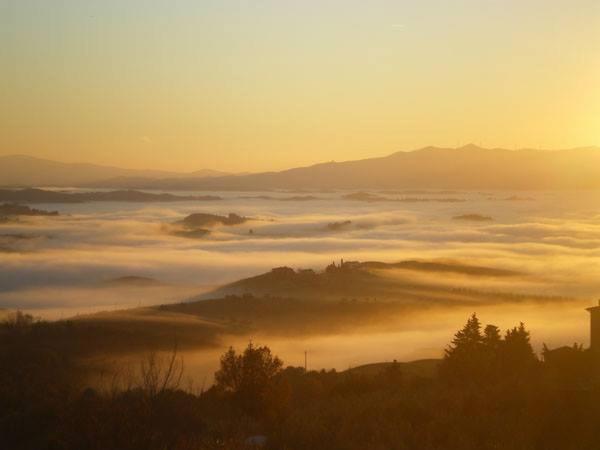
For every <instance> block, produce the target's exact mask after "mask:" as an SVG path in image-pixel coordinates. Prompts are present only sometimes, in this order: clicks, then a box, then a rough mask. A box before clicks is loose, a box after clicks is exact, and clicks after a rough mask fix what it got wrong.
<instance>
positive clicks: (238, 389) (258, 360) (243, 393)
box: [215, 342, 283, 414]
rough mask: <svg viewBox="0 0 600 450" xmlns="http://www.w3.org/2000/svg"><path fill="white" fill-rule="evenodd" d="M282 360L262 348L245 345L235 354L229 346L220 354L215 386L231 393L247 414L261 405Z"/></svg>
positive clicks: (280, 366) (264, 347)
mask: <svg viewBox="0 0 600 450" xmlns="http://www.w3.org/2000/svg"><path fill="white" fill-rule="evenodd" d="M282 365H283V363H282V361H281V360H280V359H279V358H278V357H277V356H273V355H272V353H271V350H270V349H269V348H268V347H266V346H263V347H256V346H254V344H253V343H252V342H250V343H249V344H248V346H247V347H246V349H245V350H244V353H243V354H241V355H238V354H236V352H235V350H234V349H233V347H230V348H229V350H228V351H227V352H226V353H225V354H224V355H223V356H222V357H221V367H220V369H219V370H218V371H217V372H216V373H215V386H216V388H217V389H220V390H222V391H224V392H229V393H231V394H232V395H233V397H234V398H235V400H236V401H237V402H238V404H239V405H240V406H241V407H242V408H243V409H244V410H245V411H246V412H248V413H249V414H254V413H256V412H258V411H260V409H261V408H262V406H264V404H265V400H266V395H267V392H268V391H269V388H270V387H271V382H272V380H273V378H274V377H275V376H276V375H277V374H278V373H279V372H280V371H281V368H282Z"/></svg>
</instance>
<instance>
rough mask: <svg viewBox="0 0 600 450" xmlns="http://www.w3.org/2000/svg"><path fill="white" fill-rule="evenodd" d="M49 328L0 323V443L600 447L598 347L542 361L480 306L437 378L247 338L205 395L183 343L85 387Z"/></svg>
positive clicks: (524, 338)
mask: <svg viewBox="0 0 600 450" xmlns="http://www.w3.org/2000/svg"><path fill="white" fill-rule="evenodd" d="M40 327H44V324H43V323H36V322H35V321H33V320H32V319H31V318H30V317H28V316H25V315H22V314H18V315H17V316H16V317H15V318H14V320H11V321H10V322H7V323H5V324H4V325H3V326H2V328H1V330H0V333H1V334H0V338H1V340H0V365H1V366H0V367H1V369H2V370H1V371H0V442H2V445H3V448H10V449H103V450H104V449H122V450H128V449H175V450H177V449H181V450H188V449H189V450H192V449H198V450H200V449H243V448H255V447H264V448H268V449H317V450H318V449H323V450H325V449H327V450H330V449H348V450H353V449H357V450H358V449H361V450H363V449H419V450H427V449H431V450H433V449H440V450H441V449H444V450H452V449H464V450H469V449H478V450H482V449H484V450H485V449H490V450H492V449H507V450H512V449H544V450H548V449H561V450H565V449H567V450H568V449H578V450H582V449H597V448H600V430H599V429H598V427H597V422H598V420H599V419H600V389H598V388H597V387H596V385H595V384H594V383H593V376H592V367H591V366H592V360H591V356H590V353H589V352H587V351H584V350H583V349H582V348H581V347H578V346H574V347H569V348H562V349H559V350H555V351H550V350H548V349H545V351H544V355H543V356H544V358H543V361H541V360H539V359H538V357H537V356H536V355H535V354H534V352H533V350H532V348H531V345H530V343H529V333H528V332H527V330H526V329H525V327H524V326H523V325H522V324H521V325H520V326H518V327H515V328H514V329H512V330H508V331H507V332H506V333H503V334H501V333H500V330H498V328H496V327H494V326H492V325H488V326H487V327H485V328H483V327H482V326H481V324H480V323H479V321H478V319H477V317H476V316H472V317H471V318H470V319H469V320H468V322H467V324H466V325H465V326H464V327H463V328H462V329H461V330H459V331H458V332H457V333H456V335H455V338H454V340H453V341H452V343H450V345H449V346H448V348H447V350H446V355H445V357H444V359H443V360H442V361H441V362H440V364H439V370H438V371H437V372H436V374H435V375H434V376H432V377H424V376H416V375H414V374H409V373H408V372H406V371H404V370H403V369H402V366H401V365H400V364H393V363H392V364H387V365H385V366H383V365H382V367H381V370H375V371H373V370H370V371H369V373H364V372H361V371H346V372H336V371H320V372H317V371H309V372H307V371H305V370H304V369H303V368H297V367H284V364H283V362H282V361H281V360H280V359H279V358H277V357H276V356H274V355H272V354H271V351H270V350H269V349H268V348H267V347H257V346H255V345H253V344H252V343H250V344H249V345H248V347H247V348H246V349H245V350H244V351H243V352H241V353H238V352H236V351H235V350H234V349H230V350H229V351H228V352H227V353H225V354H224V355H223V356H222V358H221V365H220V369H219V370H218V371H217V373H216V374H215V384H214V385H213V386H212V387H210V388H209V389H207V390H203V391H200V392H190V391H189V390H183V389H182V386H181V378H182V376H181V375H182V371H183V366H182V362H181V360H180V359H179V358H178V357H177V353H176V351H174V352H173V354H172V355H171V356H170V357H168V358H160V357H158V356H156V355H150V356H149V357H147V358H145V359H144V361H143V362H142V363H141V364H140V367H139V371H138V373H137V374H136V376H132V377H130V378H127V379H121V380H116V379H115V383H113V384H112V385H111V386H110V387H109V388H106V389H98V388H92V387H89V386H86V382H85V380H86V368H85V367H84V366H82V365H80V364H79V363H78V359H77V358H76V357H75V354H74V353H73V352H72V351H70V350H69V349H68V348H67V347H64V346H63V347H61V348H57V347H56V346H55V342H56V341H44V340H39V339H36V336H37V333H39V329H40ZM482 328H483V329H482ZM117 381H118V382H117Z"/></svg>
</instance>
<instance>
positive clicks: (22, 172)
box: [0, 155, 226, 188]
mask: <svg viewBox="0 0 600 450" xmlns="http://www.w3.org/2000/svg"><path fill="white" fill-rule="evenodd" d="M216 175H226V173H225V172H218V171H212V170H199V171H195V172H190V173H178V172H169V171H165V170H135V169H123V168H119V167H111V166H102V165H97V164H87V163H63V162H58V161H51V160H48V159H41V158H35V157H32V156H26V155H8V156H0V186H6V187H13V186H27V187H33V186H62V187H72V186H85V185H90V186H96V187H119V188H127V187H131V186H133V185H140V184H143V183H147V182H148V180H151V179H160V178H177V177H193V178H202V177H207V176H216ZM111 180H112V181H111ZM132 180H133V181H132ZM136 187H138V186H136Z"/></svg>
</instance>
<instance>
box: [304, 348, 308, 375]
mask: <svg viewBox="0 0 600 450" xmlns="http://www.w3.org/2000/svg"><path fill="white" fill-rule="evenodd" d="M307 353H308V352H307V351H306V350H304V372H307V371H308V365H307V364H306V355H307Z"/></svg>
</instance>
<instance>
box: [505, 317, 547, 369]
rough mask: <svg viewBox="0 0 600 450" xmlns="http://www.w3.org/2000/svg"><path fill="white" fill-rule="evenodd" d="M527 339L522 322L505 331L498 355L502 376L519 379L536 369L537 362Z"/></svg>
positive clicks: (527, 332)
mask: <svg viewBox="0 0 600 450" xmlns="http://www.w3.org/2000/svg"><path fill="white" fill-rule="evenodd" d="M529 339H530V336H529V331H527V330H526V329H525V324H524V323H523V322H521V323H520V324H519V326H518V327H514V328H512V329H510V330H507V331H506V335H505V336H504V341H503V345H502V349H501V355H500V360H501V367H502V371H503V375H505V376H510V377H513V378H521V377H523V376H527V375H530V374H531V371H532V370H533V369H534V368H535V367H537V365H538V362H539V361H538V359H537V357H536V355H535V352H534V351H533V347H532V346H531V342H530V340H529Z"/></svg>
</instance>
